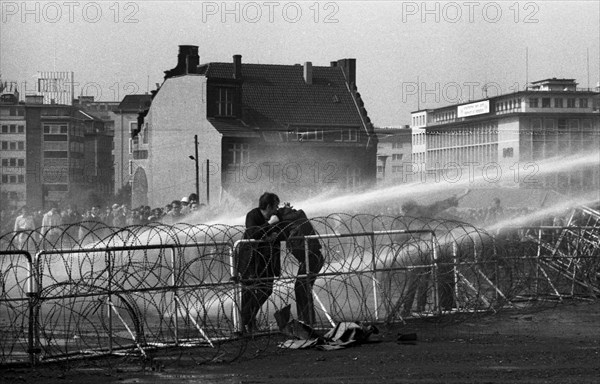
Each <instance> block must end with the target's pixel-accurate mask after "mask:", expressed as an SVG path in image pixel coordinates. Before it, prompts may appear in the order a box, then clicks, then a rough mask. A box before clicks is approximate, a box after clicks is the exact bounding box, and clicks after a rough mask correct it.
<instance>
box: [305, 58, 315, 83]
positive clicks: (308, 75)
mask: <svg viewBox="0 0 600 384" xmlns="http://www.w3.org/2000/svg"><path fill="white" fill-rule="evenodd" d="M304 81H305V82H306V84H308V85H311V84H312V82H313V68H312V63H311V62H310V61H307V62H305V63H304Z"/></svg>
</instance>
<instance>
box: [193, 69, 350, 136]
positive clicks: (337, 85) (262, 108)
mask: <svg viewBox="0 0 600 384" xmlns="http://www.w3.org/2000/svg"><path fill="white" fill-rule="evenodd" d="M312 71H313V81H312V84H306V82H305V81H304V67H303V66H302V65H269V64H242V79H243V82H242V104H243V108H244V111H243V118H244V122H245V123H246V124H248V125H250V126H253V127H260V128H261V130H286V129H288V127H289V126H293V125H323V126H327V125H329V126H352V127H360V126H362V120H361V118H360V114H359V112H358V110H357V108H356V105H355V104H354V100H353V99H352V96H351V94H350V91H349V90H348V88H347V86H346V81H345V78H344V74H343V72H342V69H341V68H340V67H318V66H313V67H312ZM205 73H206V76H207V77H208V78H209V79H216V80H217V79H228V80H230V79H233V63H209V64H208V65H207V66H206V70H205ZM217 81H218V80H217Z"/></svg>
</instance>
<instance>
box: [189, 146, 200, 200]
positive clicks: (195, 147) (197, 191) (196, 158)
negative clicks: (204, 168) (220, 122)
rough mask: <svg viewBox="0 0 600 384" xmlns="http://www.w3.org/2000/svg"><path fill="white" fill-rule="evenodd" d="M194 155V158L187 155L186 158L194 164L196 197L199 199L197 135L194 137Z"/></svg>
mask: <svg viewBox="0 0 600 384" xmlns="http://www.w3.org/2000/svg"><path fill="white" fill-rule="evenodd" d="M194 150H195V151H194V153H195V154H196V156H192V155H189V156H188V157H189V158H190V159H192V160H194V162H195V163H196V196H198V199H200V176H199V175H200V165H199V164H198V135H194Z"/></svg>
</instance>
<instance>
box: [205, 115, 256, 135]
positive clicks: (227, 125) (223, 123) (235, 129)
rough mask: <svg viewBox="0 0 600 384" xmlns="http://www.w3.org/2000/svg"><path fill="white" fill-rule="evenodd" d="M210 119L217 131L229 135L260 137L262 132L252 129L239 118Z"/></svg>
mask: <svg viewBox="0 0 600 384" xmlns="http://www.w3.org/2000/svg"><path fill="white" fill-rule="evenodd" d="M208 121H209V122H210V123H211V124H212V125H213V127H215V129H216V130H217V131H219V132H220V133H222V134H223V135H224V136H227V137H246V138H258V137H260V134H259V133H258V132H257V130H256V129H251V128H249V127H248V126H247V125H245V124H244V123H243V122H242V121H241V120H239V119H217V118H209V119H208Z"/></svg>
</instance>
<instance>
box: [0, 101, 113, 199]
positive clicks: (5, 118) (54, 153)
mask: <svg viewBox="0 0 600 384" xmlns="http://www.w3.org/2000/svg"><path fill="white" fill-rule="evenodd" d="M43 100H44V97H43V96H42V95H30V96H26V98H25V101H24V102H23V101H19V98H18V96H15V97H8V96H6V95H3V97H2V98H0V148H1V149H2V151H1V152H0V153H1V154H0V158H1V160H0V161H1V167H2V168H1V180H2V183H1V184H0V191H1V192H2V198H3V203H4V202H6V204H7V205H8V206H13V207H19V206H22V205H24V204H27V205H29V206H31V207H37V208H42V207H45V206H46V205H47V204H48V203H50V202H55V203H59V204H62V203H65V204H66V203H84V201H83V200H84V199H85V195H86V193H91V192H94V193H97V194H100V195H103V196H111V195H112V193H113V184H112V179H113V175H112V173H113V172H112V160H111V148H112V134H111V133H110V132H108V131H107V130H106V129H105V126H104V122H103V121H102V120H101V119H99V118H98V117H96V116H94V115H92V114H90V113H87V112H85V111H83V110H81V109H79V108H76V107H73V106H71V105H62V104H44V102H43ZM4 199H6V200H4ZM78 200H81V201H78Z"/></svg>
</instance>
